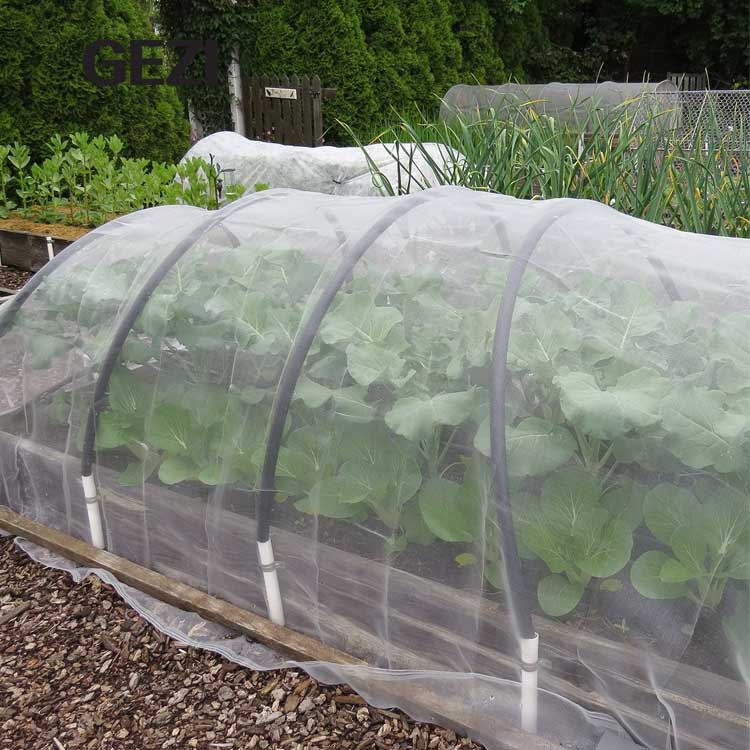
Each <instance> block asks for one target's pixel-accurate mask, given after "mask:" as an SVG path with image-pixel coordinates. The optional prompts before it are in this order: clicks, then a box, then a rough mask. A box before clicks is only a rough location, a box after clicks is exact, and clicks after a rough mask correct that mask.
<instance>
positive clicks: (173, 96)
mask: <svg viewBox="0 0 750 750" xmlns="http://www.w3.org/2000/svg"><path fill="white" fill-rule="evenodd" d="M0 19H2V23H0V143H8V142H11V141H14V140H19V141H21V142H23V143H26V144H28V145H29V146H30V147H31V149H32V153H33V154H34V156H35V157H37V158H38V157H42V156H47V155H48V154H46V153H44V149H43V144H44V143H45V142H46V141H47V140H48V139H49V138H50V136H51V135H53V134H54V133H70V132H73V131H77V130H87V131H89V132H93V133H100V134H103V135H111V134H113V133H117V134H118V135H119V136H120V137H121V138H122V139H123V141H125V143H126V145H127V151H126V153H127V154H129V155H137V156H139V157H145V158H150V159H156V160H167V161H172V160H176V159H179V158H180V157H181V156H182V155H183V154H184V152H185V150H186V149H187V147H188V145H189V127H188V123H187V118H186V116H185V111H184V105H183V104H182V102H181V101H180V99H179V96H178V94H177V92H176V91H175V89H174V88H172V87H169V86H130V85H129V84H124V85H120V86H97V85H95V84H93V83H90V82H89V81H87V80H86V78H85V77H84V75H83V54H84V49H85V48H86V46H87V45H89V44H90V43H91V42H94V41H96V40H98V39H113V40H117V41H118V42H120V43H121V44H123V45H125V46H127V44H128V41H129V40H130V39H153V38H154V32H153V27H152V24H151V22H150V20H149V16H148V12H147V10H146V7H145V5H144V3H142V2H141V1H140V0H35V1H34V2H29V1H28V0H0Z"/></svg>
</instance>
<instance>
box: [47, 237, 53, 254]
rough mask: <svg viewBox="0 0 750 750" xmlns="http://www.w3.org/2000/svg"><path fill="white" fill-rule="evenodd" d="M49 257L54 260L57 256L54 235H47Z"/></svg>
mask: <svg viewBox="0 0 750 750" xmlns="http://www.w3.org/2000/svg"><path fill="white" fill-rule="evenodd" d="M47 257H48V258H49V259H50V260H52V258H54V257H55V243H54V242H53V241H52V237H47Z"/></svg>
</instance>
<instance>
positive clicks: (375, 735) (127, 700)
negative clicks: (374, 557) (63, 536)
mask: <svg viewBox="0 0 750 750" xmlns="http://www.w3.org/2000/svg"><path fill="white" fill-rule="evenodd" d="M170 747H171V748H175V749H176V750H182V749H183V748H199V749H200V750H203V749H204V748H205V749H206V750H208V749H209V748H210V749H211V750H213V749H214V748H215V749H218V748H233V749H235V750H244V749H245V748H260V749H261V750H266V748H288V749H289V750H302V748H304V749H305V750H308V748H313V749H317V748H342V749H344V748H351V749H352V750H365V749H366V748H379V749H381V750H383V749H385V748H388V749H391V750H396V749H399V748H412V749H414V750H449V749H452V748H472V749H473V750H479V746H478V745H476V744H474V743H471V742H469V741H468V740H466V739H461V738H457V737H456V735H455V734H454V733H453V732H452V731H451V730H447V729H440V728H438V727H435V726H431V725H427V724H419V723H415V722H413V721H412V720H411V719H409V718H407V717H406V716H404V715H403V714H402V713H401V712H399V711H385V710H381V709H376V708H373V707H370V706H367V705H366V704H365V702H364V700H362V698H360V697H359V696H357V695H354V694H353V693H352V692H351V691H349V690H348V689H347V688H345V687H325V686H322V685H319V684H318V683H317V682H315V681H314V680H312V679H310V678H309V677H307V675H305V674H304V673H303V672H300V671H297V670H280V671H275V672H253V671H251V670H249V669H244V668H242V667H238V666H237V665H236V664H233V663H232V662H228V661H226V660H224V659H223V658H222V657H220V656H218V655H216V654H212V653H208V652H205V651H201V650H199V649H194V648H190V647H188V646H185V645H183V644H180V643H178V642H176V641H173V640H171V639H170V638H168V637H166V636H164V635H162V634H161V633H159V632H158V631H157V630H155V629H154V628H152V627H151V626H150V625H149V624H148V623H147V622H146V621H145V620H143V619H141V618H140V617H139V616H138V614H137V613H136V612H134V611H133V610H131V609H129V608H128V606H127V605H126V604H125V603H124V602H123V601H122V600H121V599H120V598H119V597H118V596H117V594H116V593H115V592H114V590H113V589H111V588H110V587H109V586H107V585H106V584H104V583H102V582H101V581H100V580H99V579H98V578H96V577H93V576H90V577H89V578H87V579H86V581H84V582H83V583H81V584H76V583H74V582H73V580H72V579H71V578H70V576H69V575H68V574H67V573H63V572H61V571H55V570H50V569H48V568H44V567H43V566H41V565H38V564H37V563H34V562H32V561H31V560H30V559H29V558H28V557H27V556H26V555H25V554H24V553H23V552H21V551H20V550H19V549H18V548H16V547H15V545H14V544H13V541H12V539H11V538H9V537H0V748H2V750H9V749H10V748H13V750H72V749H73V748H86V749H87V750H94V748H96V750H114V749H116V750H120V748H135V749H137V750H151V749H152V748H170Z"/></svg>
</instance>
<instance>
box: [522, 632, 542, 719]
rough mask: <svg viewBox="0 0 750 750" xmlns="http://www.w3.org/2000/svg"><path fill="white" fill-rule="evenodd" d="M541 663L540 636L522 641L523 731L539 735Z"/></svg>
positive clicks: (535, 635)
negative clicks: (539, 664) (539, 666)
mask: <svg viewBox="0 0 750 750" xmlns="http://www.w3.org/2000/svg"><path fill="white" fill-rule="evenodd" d="M538 663H539V634H538V633H534V637H533V638H523V639H521V668H522V669H521V729H523V731H524V732H528V733H529V734H536V733H537V723H538V721H537V720H538V704H537V683H538V672H537V664H538Z"/></svg>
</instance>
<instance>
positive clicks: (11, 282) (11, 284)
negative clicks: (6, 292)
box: [0, 266, 33, 292]
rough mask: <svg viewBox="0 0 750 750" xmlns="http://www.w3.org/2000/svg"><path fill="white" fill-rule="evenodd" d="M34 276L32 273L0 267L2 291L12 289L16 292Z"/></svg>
mask: <svg viewBox="0 0 750 750" xmlns="http://www.w3.org/2000/svg"><path fill="white" fill-rule="evenodd" d="M32 276H33V274H32V273H31V271H21V270H20V269H18V268H11V267H10V266H0V289H10V290H11V291H13V292H14V291H16V290H17V289H20V288H21V287H22V286H23V285H24V284H25V283H26V282H27V281H28V280H29V279H30V278H31V277H32Z"/></svg>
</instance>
